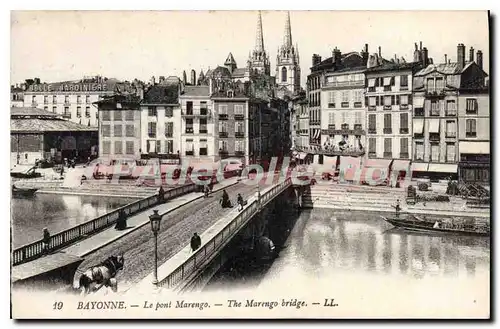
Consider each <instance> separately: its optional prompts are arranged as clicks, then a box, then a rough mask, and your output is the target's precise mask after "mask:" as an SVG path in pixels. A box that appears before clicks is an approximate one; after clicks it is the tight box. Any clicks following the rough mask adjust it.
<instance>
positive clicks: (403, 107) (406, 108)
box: [399, 104, 408, 110]
mask: <svg viewBox="0 0 500 329" xmlns="http://www.w3.org/2000/svg"><path fill="white" fill-rule="evenodd" d="M399 109H401V110H408V104H401V105H399Z"/></svg>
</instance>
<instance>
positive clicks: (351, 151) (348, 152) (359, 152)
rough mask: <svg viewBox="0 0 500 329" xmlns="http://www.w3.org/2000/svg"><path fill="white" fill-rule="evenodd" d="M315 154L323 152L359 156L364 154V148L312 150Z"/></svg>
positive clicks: (325, 153)
mask: <svg viewBox="0 0 500 329" xmlns="http://www.w3.org/2000/svg"><path fill="white" fill-rule="evenodd" d="M314 153H315V154H324V155H333V156H335V155H344V156H354V157H359V156H362V155H364V154H365V150H364V149H363V150H360V149H357V148H356V149H352V148H351V149H348V150H343V151H342V150H340V149H338V148H336V149H334V150H332V149H329V150H325V149H320V150H317V151H314Z"/></svg>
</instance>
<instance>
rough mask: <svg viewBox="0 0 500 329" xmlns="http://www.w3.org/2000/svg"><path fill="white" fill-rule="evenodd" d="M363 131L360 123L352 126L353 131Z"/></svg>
mask: <svg viewBox="0 0 500 329" xmlns="http://www.w3.org/2000/svg"><path fill="white" fill-rule="evenodd" d="M362 130H363V125H362V124H360V123H355V124H354V131H362Z"/></svg>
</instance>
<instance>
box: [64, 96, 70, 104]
mask: <svg viewBox="0 0 500 329" xmlns="http://www.w3.org/2000/svg"><path fill="white" fill-rule="evenodd" d="M64 103H65V104H69V96H64Z"/></svg>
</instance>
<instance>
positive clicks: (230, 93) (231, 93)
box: [227, 90, 234, 98]
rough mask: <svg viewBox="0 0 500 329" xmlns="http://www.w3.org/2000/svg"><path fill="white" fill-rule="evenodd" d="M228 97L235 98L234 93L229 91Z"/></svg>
mask: <svg viewBox="0 0 500 329" xmlns="http://www.w3.org/2000/svg"><path fill="white" fill-rule="evenodd" d="M227 97H228V98H233V97H234V91H232V90H228V91H227Z"/></svg>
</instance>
